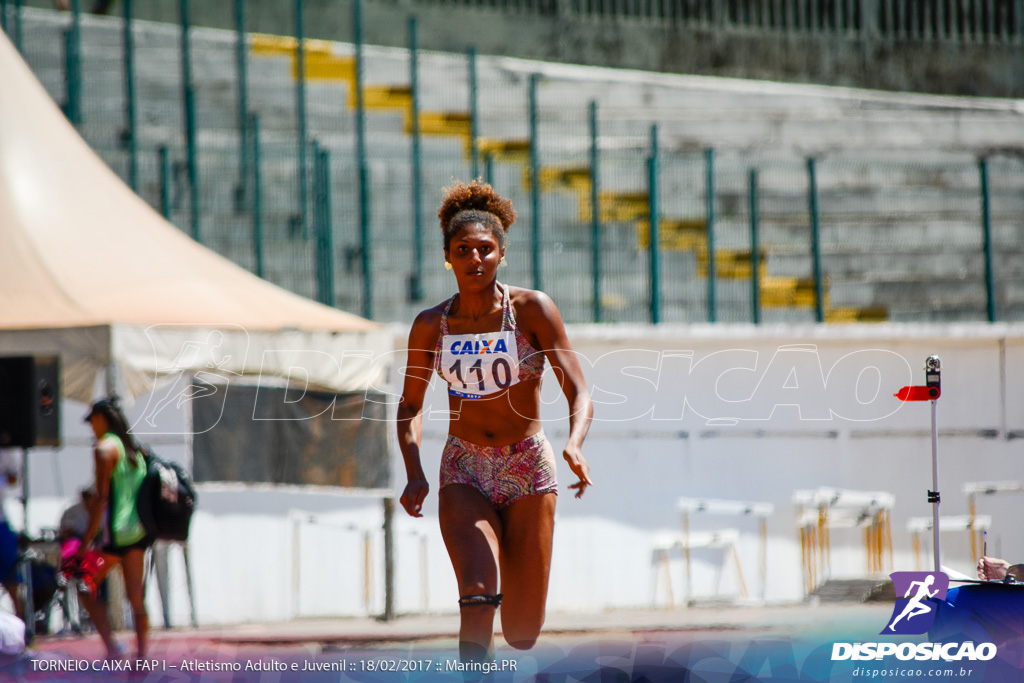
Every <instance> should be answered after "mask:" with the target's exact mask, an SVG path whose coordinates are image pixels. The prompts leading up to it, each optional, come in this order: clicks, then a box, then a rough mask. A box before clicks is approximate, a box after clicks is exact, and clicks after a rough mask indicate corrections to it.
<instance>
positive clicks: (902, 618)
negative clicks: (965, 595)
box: [881, 572, 949, 635]
mask: <svg viewBox="0 0 1024 683" xmlns="http://www.w3.org/2000/svg"><path fill="white" fill-rule="evenodd" d="M889 576H890V577H892V584H893V587H894V588H895V589H896V606H895V607H894V608H893V610H892V617H891V618H890V619H889V623H888V624H887V625H886V627H885V628H884V629H882V633H881V635H893V634H900V635H919V634H922V633H925V632H927V631H928V629H929V628H931V626H932V622H933V621H935V608H936V606H937V605H938V603H939V601H940V600H945V599H946V590H947V589H948V588H949V577H948V576H946V575H945V574H942V573H939V572H893V573H892V574H890V575H889ZM901 595H902V596H903V597H900V596H901Z"/></svg>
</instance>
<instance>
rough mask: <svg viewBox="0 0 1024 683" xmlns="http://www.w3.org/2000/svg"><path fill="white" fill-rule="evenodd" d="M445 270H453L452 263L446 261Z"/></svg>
mask: <svg viewBox="0 0 1024 683" xmlns="http://www.w3.org/2000/svg"><path fill="white" fill-rule="evenodd" d="M444 269H445V270H451V269H452V264H451V261H445V262H444Z"/></svg>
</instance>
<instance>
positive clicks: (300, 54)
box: [293, 0, 309, 239]
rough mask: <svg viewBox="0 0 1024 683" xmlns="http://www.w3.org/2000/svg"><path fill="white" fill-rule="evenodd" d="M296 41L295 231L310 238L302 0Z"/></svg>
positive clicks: (297, 13)
mask: <svg viewBox="0 0 1024 683" xmlns="http://www.w3.org/2000/svg"><path fill="white" fill-rule="evenodd" d="M295 41H296V47H295V64H296V68H297V69H298V71H299V73H298V78H296V79H295V115H296V118H297V119H298V124H299V213H298V215H297V216H296V217H295V222H296V225H293V233H299V234H301V235H302V238H303V239H308V238H309V226H308V221H307V214H308V211H307V207H308V206H309V162H308V159H307V158H306V151H307V149H308V148H309V121H308V118H307V114H306V21H305V17H304V14H303V5H302V0H295Z"/></svg>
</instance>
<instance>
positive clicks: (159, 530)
mask: <svg viewBox="0 0 1024 683" xmlns="http://www.w3.org/2000/svg"><path fill="white" fill-rule="evenodd" d="M141 454H142V456H143V457H144V458H145V459H146V478H145V479H143V480H142V485H141V486H139V495H138V497H137V498H136V499H135V509H136V510H137V511H138V513H139V520H140V521H141V522H142V526H144V527H145V528H146V533H148V534H149V535H150V536H152V537H153V538H156V539H160V540H165V541H184V540H186V539H188V526H189V523H190V522H191V521H192V513H193V512H194V511H195V509H196V489H195V486H193V485H192V479H191V478H190V477H189V476H188V473H187V472H185V470H184V469H182V467H181V465H179V464H177V463H173V462H167V461H166V460H164V459H162V458H160V457H157V456H156V455H154V454H153V453H152V452H151V451H149V450H145V451H142V453H141Z"/></svg>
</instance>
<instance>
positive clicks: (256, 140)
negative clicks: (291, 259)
mask: <svg viewBox="0 0 1024 683" xmlns="http://www.w3.org/2000/svg"><path fill="white" fill-rule="evenodd" d="M249 135H250V137H251V138H252V255H253V263H254V265H255V269H256V275H257V276H258V277H263V191H262V190H263V154H262V147H263V145H262V144H261V140H260V117H259V114H250V115H249Z"/></svg>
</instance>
